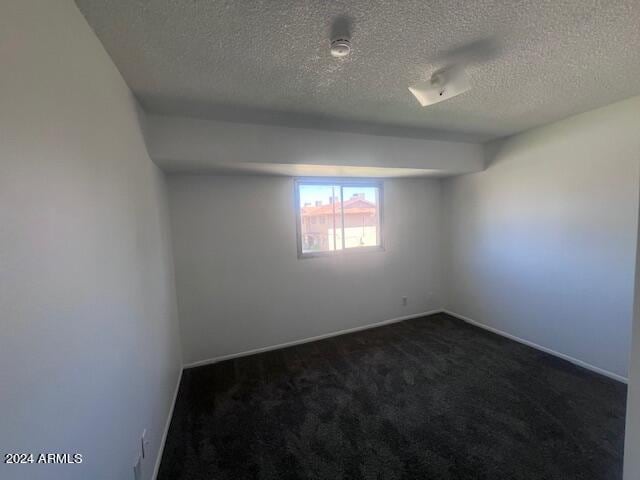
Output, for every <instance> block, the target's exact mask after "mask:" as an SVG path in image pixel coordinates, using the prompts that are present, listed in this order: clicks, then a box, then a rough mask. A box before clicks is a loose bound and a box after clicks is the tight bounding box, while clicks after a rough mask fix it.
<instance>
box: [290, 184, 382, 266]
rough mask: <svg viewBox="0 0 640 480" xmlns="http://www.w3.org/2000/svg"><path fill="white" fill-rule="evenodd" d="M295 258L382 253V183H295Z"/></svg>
mask: <svg viewBox="0 0 640 480" xmlns="http://www.w3.org/2000/svg"><path fill="white" fill-rule="evenodd" d="M295 197H296V215H297V218H296V222H297V231H298V256H299V257H313V256H318V255H329V254H336V253H340V252H344V251H356V250H357V251H361V250H367V249H368V250H381V249H382V228H381V225H382V182H378V181H373V180H354V179H345V180H323V179H300V180H296V182H295Z"/></svg>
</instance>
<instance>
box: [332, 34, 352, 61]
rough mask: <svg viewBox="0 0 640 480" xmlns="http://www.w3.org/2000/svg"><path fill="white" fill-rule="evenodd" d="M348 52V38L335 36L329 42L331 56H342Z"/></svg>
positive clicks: (349, 50) (349, 49) (349, 43)
mask: <svg viewBox="0 0 640 480" xmlns="http://www.w3.org/2000/svg"><path fill="white" fill-rule="evenodd" d="M349 53H351V41H350V40H349V39H348V38H346V37H341V38H336V39H335V40H333V41H332V42H331V56H333V57H336V58H343V57H346V56H347V55H349Z"/></svg>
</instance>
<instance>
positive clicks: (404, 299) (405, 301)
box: [402, 297, 409, 307]
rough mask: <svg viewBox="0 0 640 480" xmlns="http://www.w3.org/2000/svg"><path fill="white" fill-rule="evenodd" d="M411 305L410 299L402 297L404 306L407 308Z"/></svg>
mask: <svg viewBox="0 0 640 480" xmlns="http://www.w3.org/2000/svg"><path fill="white" fill-rule="evenodd" d="M408 303H409V299H408V298H407V297H402V306H403V307H406V306H407V304H408Z"/></svg>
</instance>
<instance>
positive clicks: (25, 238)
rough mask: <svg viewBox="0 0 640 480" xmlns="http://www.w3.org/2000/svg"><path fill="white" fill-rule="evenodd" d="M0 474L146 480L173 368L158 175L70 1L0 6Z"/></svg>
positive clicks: (115, 79) (173, 328)
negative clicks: (144, 443)
mask: <svg viewBox="0 0 640 480" xmlns="http://www.w3.org/2000/svg"><path fill="white" fill-rule="evenodd" d="M0 64H1V65H2V74H1V75H0V105H1V106H2V113H1V114H0V137H1V140H0V331H1V333H0V391H1V393H0V412H2V413H1V414H0V445H1V446H2V453H6V452H34V453H38V452H53V453H76V452H77V453H81V454H83V455H84V462H83V463H82V464H80V465H5V464H4V463H0V478H2V479H3V480H10V479H25V478H29V479H31V480H37V479H47V480H52V479H64V480H69V479H79V480H86V479H95V480H99V479H105V480H114V479H129V478H133V475H132V470H131V469H132V465H133V461H134V456H135V454H136V453H137V452H138V451H139V450H140V446H139V442H140V434H141V433H142V430H143V428H146V429H148V439H149V441H150V445H149V451H150V452H151V455H150V457H148V458H147V459H146V460H145V465H144V478H146V479H149V478H151V474H152V470H153V467H154V462H155V459H156V453H157V451H158V448H159V445H160V441H161V435H162V433H163V429H164V426H165V421H166V418H167V415H168V412H169V408H170V404H171V400H172V396H173V392H174V389H175V387H176V381H177V378H178V374H179V369H180V365H181V359H180V350H179V347H180V346H179V341H178V325H177V319H176V306H175V292H174V286H173V278H172V277H173V272H172V260H171V247H170V242H169V230H168V218H167V213H168V211H167V205H166V194H165V184H164V177H163V174H162V173H161V172H160V171H159V170H158V169H157V168H156V167H155V166H154V165H153V164H152V163H151V161H150V159H149V157H148V155H147V153H146V149H145V145H144V141H143V137H142V134H141V131H140V125H139V123H138V118H137V111H136V105H135V103H134V101H133V99H132V97H131V94H130V92H129V90H128V88H127V86H126V85H125V83H124V82H123V80H122V79H121V77H120V75H119V73H118V71H117V70H116V68H115V66H114V65H113V64H112V63H111V61H110V59H109V57H108V56H107V54H106V53H105V52H104V50H103V48H102V45H101V44H100V43H99V41H98V40H97V38H96V37H95V36H94V34H93V32H92V31H91V30H90V29H89V27H88V25H87V24H86V23H85V20H84V18H83V17H82V15H81V14H80V13H79V11H78V10H77V9H76V6H75V5H74V4H73V2H71V1H70V0H65V1H55V2H52V1H49V0H40V1H38V0H5V1H3V2H2V3H1V6H0Z"/></svg>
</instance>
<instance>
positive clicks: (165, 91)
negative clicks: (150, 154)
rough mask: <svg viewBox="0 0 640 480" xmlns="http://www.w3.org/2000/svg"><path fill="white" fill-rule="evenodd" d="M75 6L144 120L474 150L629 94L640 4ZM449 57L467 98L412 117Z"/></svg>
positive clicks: (115, 2)
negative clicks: (337, 32) (419, 94)
mask: <svg viewBox="0 0 640 480" xmlns="http://www.w3.org/2000/svg"><path fill="white" fill-rule="evenodd" d="M76 2H77V4H78V6H79V7H80V9H81V11H82V12H83V13H84V15H85V16H86V18H87V19H88V21H89V23H90V24H91V25H92V27H93V28H94V30H95V31H96V33H97V34H98V37H99V38H100V39H101V40H102V42H103V44H104V45H105V47H106V49H107V51H108V52H109V53H110V55H111V56H112V58H113V59H114V61H115V63H116V65H117V66H118V67H119V69H120V70H121V72H122V74H123V76H124V78H125V80H126V81H127V83H128V84H129V86H130V87H131V89H132V90H133V92H134V93H135V94H136V96H137V97H138V99H139V100H140V102H141V104H142V106H143V107H144V108H145V110H147V111H148V112H151V113H160V114H169V115H182V116H195V117H204V118H211V119H225V120H230V121H238V122H253V123H275V124H280V125H288V126H304V127H316V128H324V129H333V130H348V131H355V132H370V133H377V134H387V135H400V136H418V137H420V136H424V137H434V136H437V137H439V138H445V139H447V138H448V139H458V140H466V141H485V140H489V139H493V138H497V137H501V136H505V135H509V134H512V133H515V132H519V131H522V130H525V129H528V128H531V127H534V126H537V125H541V124H545V123H549V122H551V121H555V120H559V119H561V118H564V117H567V116H570V115H572V114H575V113H579V112H583V111H586V110H590V109H593V108H596V107H599V106H603V105H606V104H609V103H612V102H614V101H617V100H620V99H623V98H627V97H630V96H633V95H637V94H640V82H639V81H638V78H640V28H639V25H640V1H639V0H551V1H543V0H513V1H507V0H503V1H495V0H433V1H425V0H409V1H402V2H399V1H382V0H380V1H371V0H353V1H332V2H327V1H326V0H280V1H275V0H259V1H238V0H206V1H205V0H174V1H166V0H163V1H160V0H157V1H154V0H111V1H109V2H105V1H104V0H76ZM343 17H347V18H348V19H349V21H350V22H351V24H352V28H351V29H352V40H353V54H352V55H351V56H350V57H348V58H347V59H335V58H332V57H331V56H330V55H329V39H330V37H331V29H332V24H333V23H334V22H335V20H336V18H343ZM460 58H465V59H466V61H467V70H468V73H469V75H470V77H471V81H472V84H473V89H472V90H471V91H470V92H467V93H465V94H463V95H461V96H459V97H456V98H454V99H451V100H448V101H446V102H443V103H440V104H438V105H434V106H431V107H428V108H421V107H420V106H419V105H418V103H417V102H416V100H415V99H414V98H413V96H412V95H411V94H410V93H409V91H408V90H407V87H408V86H409V85H410V84H413V83H415V82H418V81H421V80H425V79H426V78H428V77H429V76H430V74H431V73H432V72H433V71H434V70H435V69H437V68H439V67H442V66H444V65H447V64H448V63H451V62H452V61H454V60H455V59H460Z"/></svg>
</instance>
